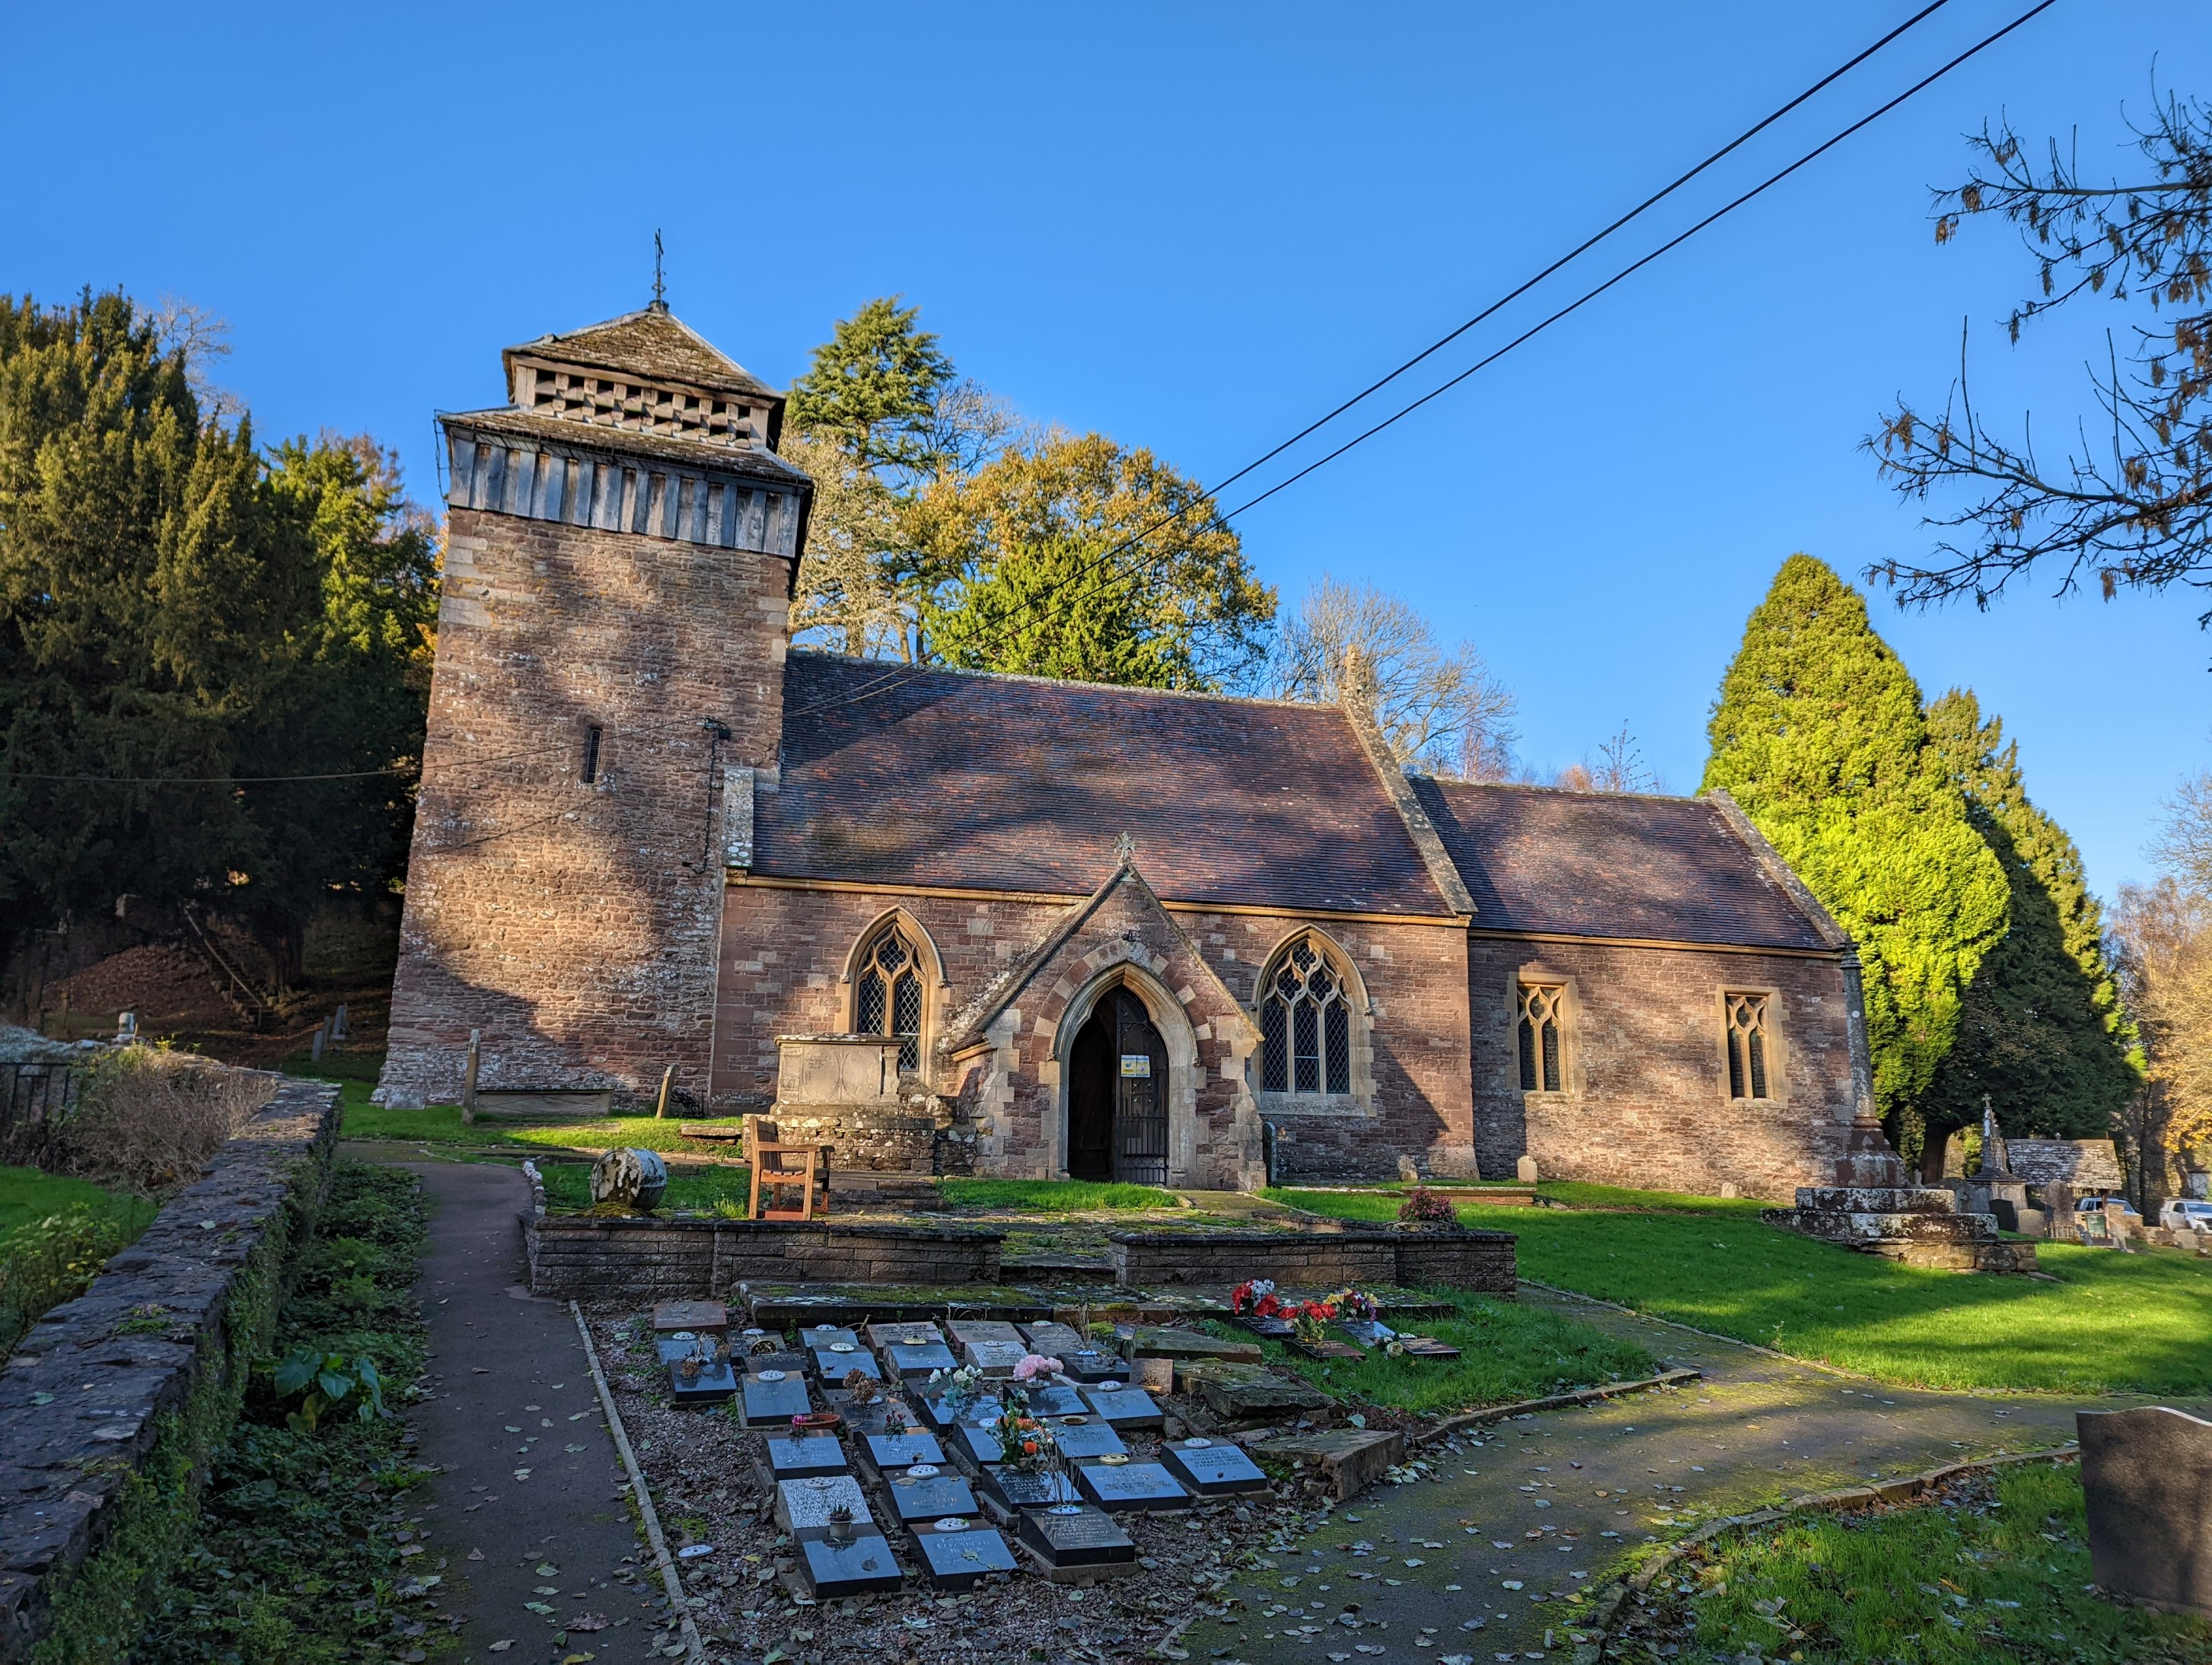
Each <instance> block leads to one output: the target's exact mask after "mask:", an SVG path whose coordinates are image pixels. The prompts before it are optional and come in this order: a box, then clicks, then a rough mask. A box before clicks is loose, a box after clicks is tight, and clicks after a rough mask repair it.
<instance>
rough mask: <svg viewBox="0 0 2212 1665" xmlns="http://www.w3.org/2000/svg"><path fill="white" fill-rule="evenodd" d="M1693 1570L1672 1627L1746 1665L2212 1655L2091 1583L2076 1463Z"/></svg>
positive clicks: (1834, 1525) (1716, 1654)
mask: <svg viewBox="0 0 2212 1665" xmlns="http://www.w3.org/2000/svg"><path fill="white" fill-rule="evenodd" d="M1687 1571H1689V1572H1690V1574H1691V1582H1692V1591H1691V1593H1689V1594H1688V1595H1683V1594H1681V1593H1680V1591H1679V1590H1677V1589H1675V1588H1674V1581H1671V1580H1666V1581H1662V1583H1661V1586H1660V1599H1661V1600H1662V1602H1663V1603H1664V1607H1662V1614H1661V1618H1662V1625H1664V1626H1665V1627H1666V1628H1667V1629H1668V1631H1669V1632H1670V1633H1678V1632H1680V1631H1683V1630H1689V1629H1693V1630H1694V1638H1695V1641H1694V1644H1693V1646H1688V1645H1686V1646H1684V1647H1683V1649H1682V1654H1681V1656H1682V1657H1683V1658H1684V1659H1688V1658H1691V1657H1692V1656H1693V1653H1694V1656H1697V1657H1700V1658H1708V1659H1737V1658H1744V1659H1748V1658H1752V1657H1753V1656H1754V1655H1753V1647H1754V1645H1755V1646H1756V1648H1757V1649H1758V1650H1759V1653H1760V1655H1761V1656H1765V1657H1770V1658H1775V1659H1799V1658H1804V1659H1815V1660H1875V1659H1879V1660H1892V1661H1896V1662H1899V1665H1970V1662H1971V1665H1980V1662H1992V1665H1994V1662H1999V1661H2003V1662H2014V1661H2022V1662H2046V1661H2048V1662H2057V1661H2084V1660H2098V1661H2105V1660H2109V1661H2114V1662H2120V1661H2125V1662H2128V1665H2186V1662H2203V1661H2206V1660H2212V1624H2208V1623H2207V1622H2206V1621H2205V1620H2201V1619H2188V1618H2181V1617H2177V1616H2174V1615H2170V1614H2154V1613H2149V1612H2145V1611H2142V1610H2140V1609H2136V1608H2133V1607H2122V1606H2120V1605H2118V1603H2116V1602H2112V1601H2106V1600H2105V1599H2103V1598H2101V1597H2100V1596H2098V1595H2093V1594H2091V1593H2089V1592H2088V1591H2087V1589H2085V1588H2084V1586H2086V1585H2087V1584H2088V1583H2089V1582H2090V1578H2089V1549H2088V1543H2087V1535H2086V1532H2085V1529H2084V1523H2083V1519H2082V1507H2081V1476H2080V1474H2079V1473H2078V1472H2077V1471H2076V1470H2075V1469H2074V1468H2046V1467H2043V1466H2040V1465H2038V1466H2036V1467H2033V1468H2015V1469H2011V1470H2000V1471H1999V1472H1998V1474H1997V1475H1996V1477H1995V1478H1994V1480H1990V1479H1978V1480H1973V1481H1971V1482H1969V1483H1967V1484H1965V1485H1962V1486H1958V1487H1956V1488H1955V1489H1954V1491H1953V1492H1952V1493H1951V1494H1950V1495H1949V1496H1948V1498H1946V1500H1945V1501H1944V1502H1943V1503H1942V1504H1926V1505H1917V1506H1915V1507H1911V1508H1906V1509H1895V1510H1885V1511H1875V1512H1872V1513H1868V1514H1860V1515H1847V1516H1841V1517H1837V1516H1828V1515H1808V1516H1804V1517H1799V1518H1797V1519H1795V1520H1792V1521H1790V1522H1786V1523H1779V1524H1777V1525H1775V1526H1772V1527H1768V1528H1765V1529H1760V1530H1758V1531H1755V1532H1752V1533H1747V1534H1744V1535H1733V1536H1730V1537H1727V1538H1724V1539H1722V1540H1720V1541H1718V1543H1717V1545H1716V1546H1715V1547H1713V1548H1711V1549H1710V1550H1708V1551H1705V1552H1704V1553H1701V1554H1698V1555H1697V1556H1696V1557H1695V1559H1692V1561H1691V1562H1690V1563H1689V1564H1688V1567H1687ZM1670 1621H1671V1622H1670ZM1687 1639H1688V1638H1685V1640H1687ZM1707 1650H1710V1651H1707ZM1637 1656H1638V1657H1644V1656H1645V1655H1644V1654H1643V1653H1641V1652H1638V1654H1637Z"/></svg>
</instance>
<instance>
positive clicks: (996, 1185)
mask: <svg viewBox="0 0 2212 1665" xmlns="http://www.w3.org/2000/svg"><path fill="white" fill-rule="evenodd" d="M938 1191H939V1195H940V1196H942V1197H943V1198H944V1200H945V1205H946V1206H947V1207H949V1208H1001V1209H1006V1210H1010V1211H1012V1212H1016V1213H1021V1214H1083V1213H1087V1212H1089V1211H1090V1210H1092V1209H1098V1208H1179V1207H1181V1206H1182V1205H1181V1203H1180V1202H1178V1201H1177V1200H1176V1196H1175V1194H1174V1193H1173V1192H1172V1191H1164V1190H1159V1189H1158V1187H1156V1186H1152V1185H1109V1184H1101V1183H1099V1182H1097V1181H1095V1180H1089V1179H945V1180H940V1181H939V1183H938Z"/></svg>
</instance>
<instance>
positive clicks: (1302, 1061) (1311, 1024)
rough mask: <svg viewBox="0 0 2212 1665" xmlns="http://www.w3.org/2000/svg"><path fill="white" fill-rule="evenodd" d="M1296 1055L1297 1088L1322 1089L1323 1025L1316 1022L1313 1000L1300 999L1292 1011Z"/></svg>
mask: <svg viewBox="0 0 2212 1665" xmlns="http://www.w3.org/2000/svg"><path fill="white" fill-rule="evenodd" d="M1315 1015H1316V1014H1315V1012H1314V1008H1313V1005H1312V1002H1310V1001H1303V1000H1302V1001H1300V1002H1298V1003H1297V1009H1296V1010H1294V1011H1293V1012H1292V1013H1291V1018H1292V1020H1293V1027H1292V1036H1293V1038H1294V1041H1295V1046H1294V1054H1293V1055H1294V1057H1295V1059H1296V1062H1297V1090H1298V1091H1299V1092H1300V1093H1318V1092H1320V1091H1321V1026H1320V1025H1319V1024H1317V1023H1316V1022H1315V1020H1314V1019H1315Z"/></svg>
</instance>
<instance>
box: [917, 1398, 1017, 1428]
mask: <svg viewBox="0 0 2212 1665" xmlns="http://www.w3.org/2000/svg"><path fill="white" fill-rule="evenodd" d="M915 1403H916V1404H917V1405H918V1406H919V1407H920V1408H921V1414H922V1420H924V1421H926V1422H927V1423H928V1424H929V1426H931V1427H933V1428H937V1429H940V1430H942V1429H945V1428H955V1427H958V1426H961V1425H962V1424H963V1423H966V1424H969V1425H971V1426H974V1425H980V1424H982V1423H985V1422H996V1421H997V1420H999V1415H1000V1412H1002V1411H1003V1410H1005V1408H1006V1407H1005V1405H1004V1404H1002V1403H1001V1402H1000V1401H999V1399H998V1398H997V1397H996V1396H992V1397H987V1398H981V1399H971V1400H969V1402H967V1403H966V1404H965V1405H963V1407H961V1408H960V1409H958V1410H957V1411H956V1410H954V1409H953V1408H952V1403H951V1401H950V1400H948V1399H946V1398H945V1396H944V1395H942V1394H933V1393H921V1394H916V1395H915Z"/></svg>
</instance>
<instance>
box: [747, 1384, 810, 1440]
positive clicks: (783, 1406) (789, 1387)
mask: <svg viewBox="0 0 2212 1665" xmlns="http://www.w3.org/2000/svg"><path fill="white" fill-rule="evenodd" d="M744 1392H745V1426H747V1427H748V1428H770V1427H774V1426H776V1425H777V1424H779V1423H782V1424H788V1423H789V1422H790V1420H791V1419H792V1418H793V1417H794V1416H805V1414H807V1413H808V1412H809V1411H811V1410H812V1409H813V1408H814V1407H813V1406H812V1405H811V1404H810V1403H809V1402H807V1397H806V1378H805V1377H803V1376H748V1377H745V1387H744Z"/></svg>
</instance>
